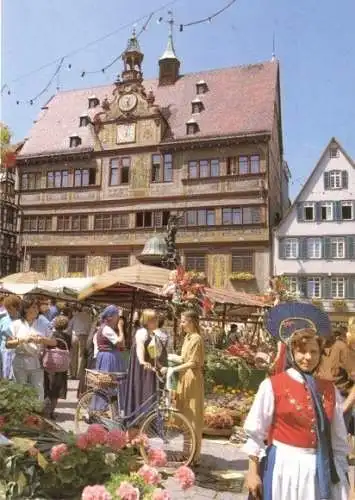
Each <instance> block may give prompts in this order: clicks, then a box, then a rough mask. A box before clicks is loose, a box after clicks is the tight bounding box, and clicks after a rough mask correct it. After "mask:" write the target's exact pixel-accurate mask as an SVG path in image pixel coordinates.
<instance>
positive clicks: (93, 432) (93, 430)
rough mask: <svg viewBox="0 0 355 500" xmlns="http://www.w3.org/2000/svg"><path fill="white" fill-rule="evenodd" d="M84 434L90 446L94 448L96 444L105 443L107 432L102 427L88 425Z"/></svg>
mask: <svg viewBox="0 0 355 500" xmlns="http://www.w3.org/2000/svg"><path fill="white" fill-rule="evenodd" d="M86 434H87V437H88V440H89V442H90V444H91V445H93V446H95V445H97V444H105V443H106V440H107V435H108V432H107V430H106V429H105V427H103V426H102V425H100V424H92V425H89V427H88V430H87V432H86Z"/></svg>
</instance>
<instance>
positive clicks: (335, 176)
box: [329, 170, 342, 189]
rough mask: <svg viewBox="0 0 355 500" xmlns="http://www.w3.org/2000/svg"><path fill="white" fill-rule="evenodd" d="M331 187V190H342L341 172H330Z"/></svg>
mask: <svg viewBox="0 0 355 500" xmlns="http://www.w3.org/2000/svg"><path fill="white" fill-rule="evenodd" d="M329 187H330V189H340V188H341V187H342V175H341V170H331V171H330V172H329Z"/></svg>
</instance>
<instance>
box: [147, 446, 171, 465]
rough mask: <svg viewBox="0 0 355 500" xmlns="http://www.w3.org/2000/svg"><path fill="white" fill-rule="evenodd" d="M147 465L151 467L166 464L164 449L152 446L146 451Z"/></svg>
mask: <svg viewBox="0 0 355 500" xmlns="http://www.w3.org/2000/svg"><path fill="white" fill-rule="evenodd" d="M148 461H149V465H152V466H153V467H164V466H165V465H166V464H167V461H168V459H167V456H166V453H165V451H164V450H160V449H159V448H152V449H150V450H149V452H148Z"/></svg>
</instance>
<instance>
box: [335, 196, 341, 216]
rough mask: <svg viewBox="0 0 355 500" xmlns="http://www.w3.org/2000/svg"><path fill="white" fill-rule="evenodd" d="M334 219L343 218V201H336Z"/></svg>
mask: <svg viewBox="0 0 355 500" xmlns="http://www.w3.org/2000/svg"><path fill="white" fill-rule="evenodd" d="M334 219H335V220H341V201H335V202H334Z"/></svg>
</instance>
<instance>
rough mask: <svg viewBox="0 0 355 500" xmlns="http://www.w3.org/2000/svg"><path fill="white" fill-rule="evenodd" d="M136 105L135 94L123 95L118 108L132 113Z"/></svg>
mask: <svg viewBox="0 0 355 500" xmlns="http://www.w3.org/2000/svg"><path fill="white" fill-rule="evenodd" d="M136 104H137V96H136V95H135V94H125V95H123V96H122V97H121V98H120V100H119V101H118V106H119V108H120V110H121V111H123V112H128V111H132V109H134V108H135V106H136Z"/></svg>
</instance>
